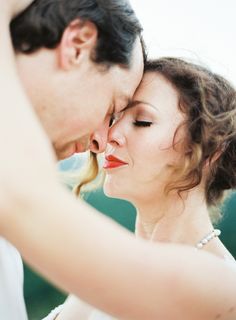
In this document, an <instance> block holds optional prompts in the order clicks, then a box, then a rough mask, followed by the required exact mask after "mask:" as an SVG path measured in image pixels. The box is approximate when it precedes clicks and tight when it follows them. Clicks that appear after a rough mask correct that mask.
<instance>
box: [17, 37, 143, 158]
mask: <svg viewBox="0 0 236 320" xmlns="http://www.w3.org/2000/svg"><path fill="white" fill-rule="evenodd" d="M57 59H60V58H58V56H57V51H56V50H47V49H41V50H39V51H37V52H36V53H33V54H30V55H24V54H18V55H17V65H18V70H19V73H20V77H21V79H22V81H23V84H24V86H25V89H26V92H27V94H28V96H29V98H30V100H31V102H32V104H33V106H34V108H35V110H36V112H37V114H38V116H39V118H40V120H41V122H42V125H43V126H44V128H45V130H46V132H47V134H48V136H49V138H50V139H51V141H52V144H53V147H54V149H55V151H56V154H57V157H58V159H64V158H67V157H69V156H71V155H72V154H74V153H76V152H83V151H85V150H86V149H88V147H89V144H90V138H91V135H92V134H93V133H94V131H95V130H97V129H98V131H97V133H96V134H101V135H102V136H103V139H105V140H106V134H107V129H108V125H109V120H110V116H111V115H112V113H114V112H119V111H120V110H122V109H123V108H124V107H125V106H126V105H127V103H128V101H129V100H130V99H131V98H132V96H133V94H134V92H135V89H136V88H137V86H138V84H139V82H140V81H141V78H142V74H143V55H142V49H141V44H140V41H138V40H137V42H136V44H135V47H134V50H133V57H132V64H131V67H130V68H129V69H125V68H123V67H121V66H118V65H117V66H112V67H111V68H110V69H107V70H106V69H104V66H101V65H98V64H96V63H94V62H92V61H91V59H90V57H89V56H88V57H87V58H86V57H84V58H83V63H80V64H79V65H78V67H73V68H64V67H61V65H60V64H58V61H57Z"/></svg>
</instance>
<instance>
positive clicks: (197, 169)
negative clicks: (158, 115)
mask: <svg viewBox="0 0 236 320" xmlns="http://www.w3.org/2000/svg"><path fill="white" fill-rule="evenodd" d="M145 72H158V74H161V75H162V76H163V77H164V78H165V79H166V80H168V81H169V82H170V83H171V84H172V85H173V86H174V88H175V89H176V90H177V92H178V96H179V109H180V111H181V112H182V113H183V114H185V116H186V117H185V119H186V120H185V121H184V123H183V124H181V125H184V127H185V129H186V132H187V137H186V141H185V148H184V149H185V152H184V156H183V161H182V163H181V165H180V166H179V167H176V168H175V172H176V173H177V175H176V176H177V177H178V178H177V179H176V180H175V181H173V182H172V183H171V184H169V185H168V186H167V187H166V190H167V191H170V190H177V191H178V193H179V194H180V193H181V192H183V191H187V190H190V189H192V188H194V187H195V186H197V185H199V184H200V183H201V181H202V179H203V172H205V168H206V166H207V169H208V170H207V177H206V178H205V199H206V202H207V205H208V206H214V205H216V204H217V203H218V202H219V201H220V200H221V199H222V196H223V193H224V191H225V190H228V189H234V188H236V91H235V89H234V88H233V86H232V85H231V84H230V83H229V82H228V81H227V80H226V79H224V78H223V77H221V76H219V75H217V74H215V73H213V72H211V71H210V70H208V69H206V68H204V67H202V66H199V65H196V64H193V63H189V62H186V61H184V60H182V59H178V58H161V59H157V60H152V61H148V62H147V63H146V65H145ZM178 129H179V128H178ZM178 129H177V131H178ZM177 131H176V133H177ZM175 136H176V134H175ZM174 138H175V137H174ZM173 145H174V140H173Z"/></svg>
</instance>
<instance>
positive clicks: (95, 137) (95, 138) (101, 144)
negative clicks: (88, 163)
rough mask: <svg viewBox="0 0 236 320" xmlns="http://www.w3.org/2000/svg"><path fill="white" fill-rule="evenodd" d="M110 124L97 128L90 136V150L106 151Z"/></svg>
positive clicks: (96, 151)
mask: <svg viewBox="0 0 236 320" xmlns="http://www.w3.org/2000/svg"><path fill="white" fill-rule="evenodd" d="M107 138H108V126H106V125H103V126H102V127H101V128H99V129H98V130H96V131H95V132H94V133H93V134H92V135H91V138H90V146H89V149H90V151H92V152H94V153H101V152H104V151H105V149H106V146H107Z"/></svg>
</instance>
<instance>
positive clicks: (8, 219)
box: [0, 0, 236, 320]
mask: <svg viewBox="0 0 236 320" xmlns="http://www.w3.org/2000/svg"><path fill="white" fill-rule="evenodd" d="M1 1H2V2H3V3H5V2H4V0H1ZM13 1H14V0H12V3H13ZM1 14H2V12H1ZM8 18H9V16H8ZM0 23H1V25H2V27H1V28H0V32H1V39H2V43H4V46H2V47H0V70H1V72H0V89H1V92H0V100H1V106H2V105H3V104H4V107H2V108H1V117H0V121H1V125H0V132H1V134H0V145H1V147H2V153H1V160H2V166H1V168H0V181H1V183H0V195H1V197H0V221H1V223H0V233H1V234H2V235H3V236H4V237H5V238H7V239H8V240H9V241H11V242H12V243H13V244H15V245H16V246H17V247H18V248H19V249H20V251H21V253H22V254H23V256H24V257H25V258H26V260H27V261H28V262H29V263H30V264H31V265H32V266H34V267H35V268H37V270H38V271H40V272H42V273H43V274H44V275H46V276H47V277H48V278H49V279H50V280H52V281H54V282H55V283H57V284H58V285H60V287H62V288H64V289H65V290H68V291H71V292H73V293H75V294H77V295H80V296H81V298H82V299H83V300H84V301H87V302H88V303H90V304H92V305H94V306H95V307H97V308H99V309H101V310H105V311H106V312H108V313H110V314H112V315H114V316H116V317H118V318H121V319H122V318H123V319H142V320H143V319H149V320H152V319H174V320H179V319H181V320H199V319H201V320H210V319H220V318H221V319H225V320H226V319H235V296H236V271H235V268H231V267H230V266H228V265H227V264H226V263H225V262H224V261H221V260H220V259H217V258H216V257H214V256H210V255H209V254H206V253H204V252H195V251H193V250H192V249H191V248H185V247H181V246H174V245H162V244H160V245H158V246H157V245H155V246H153V245H152V244H150V243H146V242H143V241H141V240H138V239H135V238H134V237H133V236H132V235H131V234H130V233H129V232H128V231H126V230H124V229H122V228H121V227H118V226H117V225H116V224H115V223H113V222H111V221H110V220H109V219H107V218H106V217H103V216H100V215H99V214H98V213H97V212H96V211H95V210H93V209H91V208H90V207H89V206H87V205H86V204H84V203H83V202H81V201H76V200H75V199H73V198H72V197H71V195H70V194H69V193H68V192H67V191H66V190H65V189H64V188H63V187H62V186H61V185H60V184H59V182H58V181H57V175H56V170H55V167H54V166H55V160H54V157H53V153H52V150H51V148H50V145H49V144H48V143H47V138H46V136H45V134H44V131H42V130H41V127H40V125H39V123H38V121H37V118H36V117H35V115H34V113H33V112H32V109H31V106H30V104H29V102H28V100H27V98H26V97H25V95H24V94H23V92H22V90H21V86H20V84H19V81H18V78H17V77H16V74H15V66H14V59H13V55H12V51H11V46H10V43H9V36H8V29H7V18H5V17H4V16H3V19H0ZM85 34H86V35H87V32H86V33H85ZM79 43H80V41H79ZM18 69H19V67H18ZM86 70H87V69H86ZM89 70H90V68H89ZM58 82H59V79H58ZM56 83H57V82H56ZM60 84H61V82H60ZM60 89H61V87H60ZM12 93H14V94H12ZM61 98H62V96H61ZM58 101H59V100H58ZM84 112H86V109H85V110H84ZM82 115H83V114H82ZM82 115H81V116H82ZM51 116H52V117H53V115H51ZM96 116H97V114H96ZM46 130H47V128H46ZM48 132H49V129H48ZM81 132H82V133H83V134H81V136H84V132H83V130H82V131H81ZM76 139H77V138H76ZM76 141H77V140H76ZM54 144H55V143H54ZM66 150H67V149H66ZM59 154H61V148H59ZM16 159H17V160H16ZM107 239H109V241H108V240H107ZM94 266H96V268H94ZM220 278H224V281H221V282H219V279H220ZM131 293H132V294H131ZM5 309H6V308H5ZM5 319H7V318H6V317H5ZM12 319H14V318H12ZM18 319H19V318H18Z"/></svg>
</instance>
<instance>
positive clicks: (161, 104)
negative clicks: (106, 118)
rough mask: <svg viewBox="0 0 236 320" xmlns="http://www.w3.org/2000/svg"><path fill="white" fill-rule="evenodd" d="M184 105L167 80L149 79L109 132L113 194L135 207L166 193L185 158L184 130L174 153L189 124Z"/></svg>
mask: <svg viewBox="0 0 236 320" xmlns="http://www.w3.org/2000/svg"><path fill="white" fill-rule="evenodd" d="M178 101H179V98H178V93H177V91H176V90H175V88H174V87H173V86H172V85H171V84H170V83H169V82H168V81H167V80H166V79H165V78H164V77H163V76H161V75H160V74H158V73H154V72H149V73H146V74H145V75H144V77H143V80H142V82H141V84H140V86H139V88H138V90H137V91H136V93H135V95H134V97H133V101H132V102H131V104H130V105H129V106H128V107H127V108H126V110H125V111H124V112H123V113H122V114H120V116H118V117H117V119H116V120H115V121H114V123H113V125H112V126H111V128H110V130H109V135H108V146H107V150H106V153H105V156H106V160H105V162H104V169H105V171H106V179H105V183H104V191H105V193H106V194H107V195H109V196H112V197H117V198H122V199H127V200H130V201H133V202H134V203H135V202H136V201H137V200H141V199H143V200H145V201H148V200H149V199H152V198H153V196H159V195H162V194H163V190H164V188H165V186H166V185H167V184H168V183H169V182H171V179H172V178H173V165H175V164H177V163H179V161H180V157H181V154H182V153H183V151H181V150H183V138H184V129H183V127H181V129H180V130H178V134H177V135H176V136H175V140H174V142H175V147H174V148H173V138H174V135H175V132H176V129H177V127H178V126H179V125H180V124H181V123H182V122H183V120H184V115H183V114H182V113H181V112H180V111H179V108H178ZM181 147H182V149H181Z"/></svg>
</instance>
